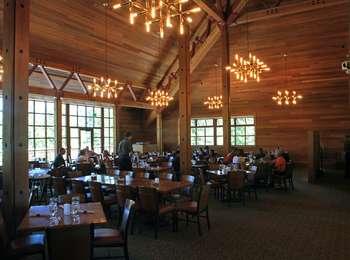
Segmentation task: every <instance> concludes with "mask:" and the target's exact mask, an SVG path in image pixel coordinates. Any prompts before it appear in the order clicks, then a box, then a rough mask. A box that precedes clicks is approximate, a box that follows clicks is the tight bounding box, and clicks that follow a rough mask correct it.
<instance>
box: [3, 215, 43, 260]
mask: <svg viewBox="0 0 350 260" xmlns="http://www.w3.org/2000/svg"><path fill="white" fill-rule="evenodd" d="M6 227H7V225H6V223H5V221H4V218H3V215H2V212H1V211H0V259H12V258H21V257H25V256H31V255H41V257H42V259H45V234H44V233H41V232H37V233H29V234H25V235H21V236H18V237H16V238H15V239H14V240H12V241H11V240H10V239H9V236H8V234H7V230H6Z"/></svg>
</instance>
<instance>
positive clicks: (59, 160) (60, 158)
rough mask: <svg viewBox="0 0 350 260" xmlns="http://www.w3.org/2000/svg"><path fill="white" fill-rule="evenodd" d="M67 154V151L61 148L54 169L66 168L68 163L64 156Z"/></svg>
mask: <svg viewBox="0 0 350 260" xmlns="http://www.w3.org/2000/svg"><path fill="white" fill-rule="evenodd" d="M65 153H66V149H64V148H60V150H59V153H58V155H57V156H56V158H55V160H54V162H53V167H54V168H55V169H56V168H58V167H65V166H66V161H65V160H64V158H63V155H65Z"/></svg>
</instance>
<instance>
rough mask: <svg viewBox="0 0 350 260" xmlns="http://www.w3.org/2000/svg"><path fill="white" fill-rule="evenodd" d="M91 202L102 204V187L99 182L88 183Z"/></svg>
mask: <svg viewBox="0 0 350 260" xmlns="http://www.w3.org/2000/svg"><path fill="white" fill-rule="evenodd" d="M90 191H91V201H92V202H101V203H102V202H103V192H102V185H101V183H99V182H94V181H92V182H90Z"/></svg>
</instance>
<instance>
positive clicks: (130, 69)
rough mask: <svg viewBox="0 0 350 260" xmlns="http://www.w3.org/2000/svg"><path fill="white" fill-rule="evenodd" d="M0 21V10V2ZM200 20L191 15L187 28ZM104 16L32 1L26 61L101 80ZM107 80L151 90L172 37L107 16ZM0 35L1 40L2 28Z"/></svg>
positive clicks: (88, 4)
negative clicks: (38, 62)
mask: <svg viewBox="0 0 350 260" xmlns="http://www.w3.org/2000/svg"><path fill="white" fill-rule="evenodd" d="M0 3H1V4H0V10H1V11H0V16H1V17H0V21H1V23H2V16H3V15H2V10H3V8H2V5H3V1H1V2H0ZM202 15H203V14H198V15H196V19H195V20H194V23H193V28H194V27H195V26H196V24H197V23H198V22H199V21H200V19H201V18H202ZM105 18H106V15H105V10H104V8H102V7H101V6H98V5H96V1H94V0H88V1H87V0H74V1H68V0H32V1H31V23H30V37H31V38H30V56H31V58H32V60H34V61H35V60H39V61H40V62H44V63H46V64H47V65H50V66H53V67H58V68H65V69H67V70H72V69H73V67H74V68H75V69H78V70H79V71H80V72H82V73H86V74H89V75H96V76H100V75H105V74H106V71H105V32H106V31H105V28H106V26H105V25H106V22H105V21H106V20H105ZM107 25H108V32H107V42H108V44H107V50H108V61H109V66H108V68H109V69H108V74H109V75H110V76H111V77H114V78H116V79H118V80H123V81H131V82H132V83H133V85H139V86H143V87H154V86H155V85H156V84H158V83H159V81H160V80H161V78H162V77H163V75H164V74H165V72H166V70H167V69H168V67H169V66H170V64H171V62H172V61H173V59H174V57H175V56H176V55H177V47H176V45H177V40H176V35H177V33H176V32H172V31H166V33H165V38H164V39H162V40H161V39H160V38H159V35H158V33H156V32H154V31H153V32H152V33H146V32H145V29H144V26H143V25H142V24H140V23H137V24H136V25H135V26H132V25H130V24H129V20H128V18H127V17H126V12H123V11H121V12H114V11H108V13H107ZM0 27H1V35H2V25H1V26H0Z"/></svg>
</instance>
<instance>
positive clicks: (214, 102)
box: [204, 96, 223, 109]
mask: <svg viewBox="0 0 350 260" xmlns="http://www.w3.org/2000/svg"><path fill="white" fill-rule="evenodd" d="M204 105H205V106H208V108H209V109H220V108H222V107H223V102H222V96H212V97H208V98H207V100H206V101H204Z"/></svg>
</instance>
